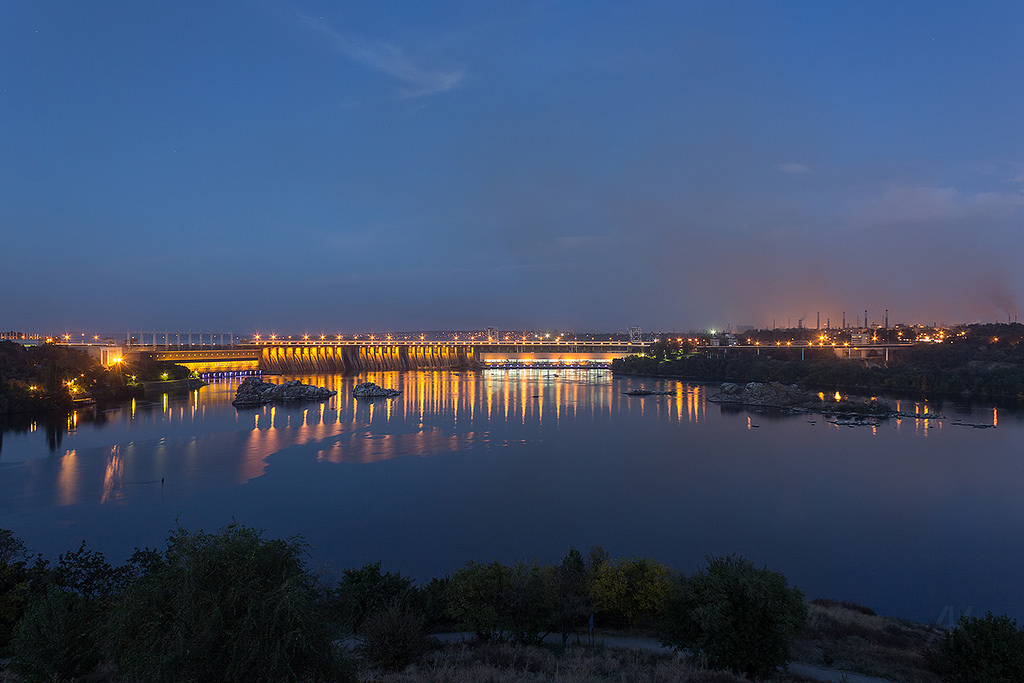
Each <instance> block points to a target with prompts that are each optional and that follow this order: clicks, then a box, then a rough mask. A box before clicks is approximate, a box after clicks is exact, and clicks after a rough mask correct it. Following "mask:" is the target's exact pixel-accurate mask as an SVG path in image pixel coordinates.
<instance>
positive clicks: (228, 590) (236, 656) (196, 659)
mask: <svg viewBox="0 0 1024 683" xmlns="http://www.w3.org/2000/svg"><path fill="white" fill-rule="evenodd" d="M305 555H306V548H305V545H304V543H302V542H301V541H300V540H297V539H289V540H267V539H264V538H263V536H262V532H260V531H257V530H254V529H251V528H248V527H244V526H241V525H237V524H232V525H230V526H227V527H225V528H223V529H221V530H220V531H219V532H218V533H216V534H207V533H204V532H202V531H199V532H195V533H190V532H188V531H186V530H184V529H182V528H180V527H179V528H178V529H177V530H175V531H174V532H172V533H171V535H170V537H169V539H168V542H167V549H166V550H165V551H164V552H163V553H162V555H161V556H159V557H157V558H153V557H150V558H149V559H148V562H147V566H146V567H145V568H144V569H143V572H142V573H141V575H140V576H139V577H138V578H137V579H136V580H135V581H134V582H133V583H132V584H131V585H130V586H128V588H126V589H125V590H124V592H123V594H122V595H121V597H120V599H119V600H118V602H117V604H116V606H115V609H114V613H113V615H112V618H111V623H110V638H109V643H110V647H111V650H112V655H113V659H114V661H115V663H116V664H117V666H118V668H119V670H120V671H121V672H122V673H123V674H124V675H125V677H127V678H128V679H131V680H157V681H168V680H218V681H249V680H280V681H300V680H301V681H305V680H337V679H343V678H346V677H350V673H348V672H347V671H346V668H345V665H344V662H343V661H342V660H341V658H340V654H339V653H338V651H337V650H336V648H335V646H334V644H333V634H332V632H331V630H330V628H329V620H328V618H327V614H326V608H325V600H323V598H322V595H321V592H320V589H319V587H318V585H317V581H316V578H315V577H314V576H313V575H312V574H310V572H309V571H308V570H307V569H306V565H305V559H304V558H305Z"/></svg>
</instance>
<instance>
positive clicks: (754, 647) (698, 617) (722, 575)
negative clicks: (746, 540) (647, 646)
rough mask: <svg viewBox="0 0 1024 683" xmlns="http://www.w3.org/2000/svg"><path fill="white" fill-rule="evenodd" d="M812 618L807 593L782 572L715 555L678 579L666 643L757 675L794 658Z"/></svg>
mask: <svg viewBox="0 0 1024 683" xmlns="http://www.w3.org/2000/svg"><path fill="white" fill-rule="evenodd" d="M806 620H807V605H806V604H805V603H804V599H803V594H802V593H801V592H800V591H799V590H797V589H796V588H790V587H789V586H788V584H787V582H786V577H784V576H783V575H782V574H779V573H777V572H773V571H769V570H768V569H757V568H756V567H754V565H753V564H751V563H750V562H749V561H747V560H745V559H743V558H742V557H736V556H730V557H724V558H723V557H709V558H708V560H707V568H706V569H705V570H704V571H701V572H698V573H697V574H694V575H693V576H692V577H690V578H685V577H679V579H678V580H677V582H676V585H675V587H674V590H673V591H672V593H671V594H670V596H669V598H668V599H667V601H666V610H665V619H664V621H663V624H662V643H663V644H665V645H667V646H670V647H672V648H673V649H674V650H677V651H679V650H690V651H691V652H692V653H694V654H695V655H697V656H699V657H700V658H702V659H704V660H705V661H706V663H707V664H708V665H709V666H711V667H713V668H728V669H731V670H732V671H733V672H735V673H742V674H744V675H746V676H748V677H750V678H754V677H757V676H764V675H768V674H771V673H773V672H774V671H775V669H776V667H778V666H785V665H786V664H788V663H789V661H790V654H789V648H790V645H791V643H792V641H793V638H794V637H795V636H796V635H798V634H799V633H800V632H801V631H802V630H803V628H804V624H805V622H806Z"/></svg>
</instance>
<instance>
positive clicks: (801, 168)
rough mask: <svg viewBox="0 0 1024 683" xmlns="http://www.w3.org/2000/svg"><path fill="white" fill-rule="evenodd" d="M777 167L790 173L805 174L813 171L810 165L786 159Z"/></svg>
mask: <svg viewBox="0 0 1024 683" xmlns="http://www.w3.org/2000/svg"><path fill="white" fill-rule="evenodd" d="M775 168H777V169H778V170H780V171H782V172H783V173H789V174H790V175H804V174H807V173H810V172H811V167H810V166H808V165H807V164H801V163H800V162H799V161H786V162H784V163H781V164H778V165H776V166H775Z"/></svg>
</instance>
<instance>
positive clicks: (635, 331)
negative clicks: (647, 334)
mask: <svg viewBox="0 0 1024 683" xmlns="http://www.w3.org/2000/svg"><path fill="white" fill-rule="evenodd" d="M643 340H644V335H643V333H641V332H640V328H639V327H631V328H629V343H630V344H639V343H641V342H643Z"/></svg>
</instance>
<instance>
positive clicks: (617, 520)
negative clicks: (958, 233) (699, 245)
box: [0, 370, 1024, 619]
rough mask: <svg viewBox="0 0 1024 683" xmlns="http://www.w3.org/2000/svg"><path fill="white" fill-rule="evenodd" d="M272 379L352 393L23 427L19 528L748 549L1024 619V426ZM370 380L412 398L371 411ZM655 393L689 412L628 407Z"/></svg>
mask: <svg viewBox="0 0 1024 683" xmlns="http://www.w3.org/2000/svg"><path fill="white" fill-rule="evenodd" d="M268 379H269V380H270V381H275V382H280V381H283V380H285V379H302V380H303V381H306V382H310V383H314V384H319V385H326V386H329V387H330V388H332V389H334V390H336V391H338V395H337V396H335V397H333V398H332V399H329V400H327V401H324V402H320V403H310V404H303V405H296V406H265V407H262V408H258V409H242V410H236V409H235V408H233V407H232V406H231V405H230V401H231V399H232V398H233V397H234V393H235V388H236V386H237V382H238V380H224V381H220V382H216V383H214V384H212V385H210V386H208V387H204V388H203V389H201V390H199V391H196V392H191V393H189V394H187V395H184V396H178V397H171V396H160V397H157V398H155V399H153V400H150V401H133V402H131V403H129V404H126V405H124V406H122V407H121V408H118V409H113V410H110V411H107V412H104V413H101V414H96V415H91V414H86V413H81V414H76V415H74V416H73V417H72V418H71V419H68V420H64V418H63V417H62V418H61V424H60V425H58V426H57V427H54V426H53V425H46V426H42V425H33V426H32V427H31V428H30V429H26V430H25V431H21V432H17V431H13V432H6V433H5V434H4V435H3V441H2V451H0V527H5V528H11V529H13V530H14V531H15V532H16V533H18V534H19V535H21V536H22V537H23V538H25V540H26V541H27V543H28V545H29V547H30V549H32V550H33V551H38V552H43V553H44V554H46V555H47V556H50V557H56V555H57V554H58V553H60V552H64V551H66V550H69V549H72V548H74V547H77V545H78V543H79V542H80V541H81V540H82V539H83V538H85V539H87V540H88V542H89V545H90V547H93V548H97V549H99V550H101V551H104V552H107V553H108V554H110V555H111V557H112V558H115V559H122V560H123V559H124V558H125V557H127V555H128V554H129V553H130V552H131V550H132V548H134V547H135V546H145V545H150V546H153V545H158V544H159V543H160V542H161V540H162V539H163V538H164V536H165V535H166V533H167V531H168V530H169V529H170V528H171V527H173V525H174V524H175V520H178V521H180V522H181V523H182V524H184V525H186V526H189V527H193V528H195V527H203V528H207V529H213V528H217V527H218V526H221V525H223V524H226V523H229V522H231V521H232V520H237V521H239V522H242V523H246V524H251V525H254V526H258V527H260V528H265V529H267V532H268V534H271V535H275V536H289V535H293V534H303V535H305V536H306V537H307V538H308V539H309V541H310V544H311V546H312V547H313V549H314V550H315V551H316V553H317V554H316V557H315V559H316V561H317V562H321V563H325V564H327V565H330V566H333V567H334V568H335V569H336V568H337V567H348V566H358V565H360V564H364V563H366V562H372V561H378V560H381V561H383V562H384V568H385V569H388V570H390V571H401V572H403V573H405V574H411V575H414V576H419V577H421V578H424V577H429V576H439V575H443V574H444V573H446V572H448V571H451V570H452V569H454V568H455V567H457V566H459V565H461V563H463V562H465V561H466V560H469V559H476V560H482V561H487V560H490V559H495V558H499V559H502V560H503V561H517V560H529V559H541V560H546V561H553V560H557V559H558V558H559V557H560V556H561V555H563V554H564V552H565V550H567V548H568V546H569V545H575V546H577V547H580V548H581V549H586V548H587V547H589V545H590V544H601V545H604V546H606V547H607V548H608V549H609V550H610V551H611V552H612V553H613V554H614V555H619V556H630V555H638V556H650V557H654V558H656V559H659V560H661V561H664V562H668V563H670V564H673V565H674V566H676V567H677V568H679V569H686V570H690V569H692V568H693V567H694V566H696V565H697V564H699V562H700V561H701V559H702V558H703V556H704V555H705V554H707V553H718V554H728V553H732V552H738V553H742V554H745V555H747V556H749V557H751V558H752V559H754V560H755V561H756V562H758V563H759V564H768V565H769V566H772V567H773V568H777V569H779V570H780V571H783V572H784V573H786V574H787V575H788V576H790V577H791V578H792V579H793V580H794V581H795V582H797V584H798V585H800V586H801V587H802V588H804V589H805V590H806V591H807V592H808V593H809V594H810V595H809V597H816V596H827V597H832V598H836V599H851V600H855V601H860V602H863V603H867V604H869V605H871V606H872V607H875V608H876V609H880V610H883V611H888V612H890V613H895V614H897V615H899V616H907V617H910V618H918V619H926V618H929V616H932V617H934V616H936V615H938V614H939V613H941V612H942V610H943V609H944V608H946V607H949V606H953V607H955V608H956V609H959V610H962V609H964V608H966V607H973V608H975V609H977V610H981V611H983V609H988V608H990V609H993V610H994V611H997V612H999V611H1010V612H1011V613H1012V614H1014V615H1015V616H1017V617H1020V616H1022V612H1024V607H1021V606H1022V605H1024V589H1022V586H1024V581H1022V580H1021V579H1022V578H1024V576H1022V572H1021V569H1020V568H1021V567H1022V566H1024V542H1022V541H1021V540H1020V539H1019V538H1017V534H1016V529H1018V528H1019V527H1020V525H1021V524H1024V503H1022V501H1021V499H1020V496H1019V490H1020V487H1021V486H1024V463H1022V459H1021V457H1020V456H1021V453H1020V449H1019V444H1020V442H1021V439H1020V437H1021V435H1022V433H1024V424H1022V415H1021V414H1020V413H1017V412H1007V411H1004V410H1000V409H996V408H992V407H989V406H985V407H978V408H975V409H959V408H955V407H954V406H952V405H943V404H939V403H935V402H929V403H921V402H915V401H910V400H905V399H900V400H895V401H890V402H891V403H893V406H894V408H896V409H897V410H899V411H901V412H905V413H909V414H916V415H923V414H924V413H926V412H945V415H946V419H944V420H939V419H912V418H905V419H892V420H884V421H881V422H880V423H879V424H878V425H875V426H871V427H844V426H838V425H834V424H830V423H829V422H828V421H827V420H826V419H824V418H822V417H821V416H807V415H785V414H775V413H771V412H766V411H760V410H756V409H743V408H738V407H735V406H722V405H717V404H714V403H709V402H708V401H707V400H706V399H707V396H708V393H709V392H714V391H715V389H713V388H710V389H709V388H708V387H705V386H701V385H690V384H686V383H682V382H677V381H656V380H648V379H639V378H612V377H611V376H610V375H609V374H608V373H607V372H601V371H596V372H595V371H573V370H559V371H558V372H555V371H544V370H531V371H525V370H519V371H509V370H505V371H486V372H478V373H473V372H463V373H459V372H423V373H415V372H410V373H394V372H391V373H371V374H367V375H362V376H359V377H343V376H300V377H294V378H292V377H284V378H268ZM362 381H373V382H376V383H377V384H380V385H382V386H386V387H394V388H398V389H401V390H402V392H403V393H402V394H401V395H400V396H398V397H397V398H395V399H376V400H356V399H353V398H352V396H351V389H352V387H353V386H354V385H355V384H356V383H359V382H362ZM640 387H643V388H648V389H665V388H668V389H673V390H674V391H675V394H674V395H657V396H646V397H635V396H627V395H625V394H624V393H623V391H624V390H626V389H629V388H640ZM957 420H962V421H963V422H964V423H973V424H986V425H998V429H986V430H975V429H970V428H967V427H963V426H953V425H954V422H955V421H957ZM58 427H59V428H58ZM1015 610H1016V611H1015Z"/></svg>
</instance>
